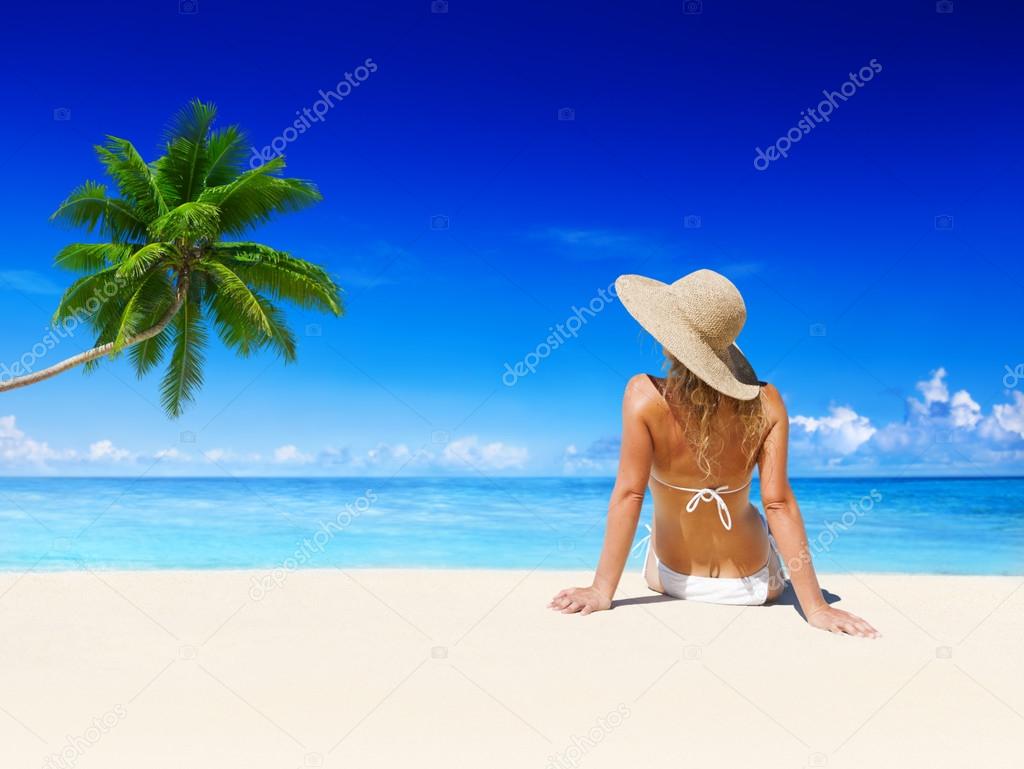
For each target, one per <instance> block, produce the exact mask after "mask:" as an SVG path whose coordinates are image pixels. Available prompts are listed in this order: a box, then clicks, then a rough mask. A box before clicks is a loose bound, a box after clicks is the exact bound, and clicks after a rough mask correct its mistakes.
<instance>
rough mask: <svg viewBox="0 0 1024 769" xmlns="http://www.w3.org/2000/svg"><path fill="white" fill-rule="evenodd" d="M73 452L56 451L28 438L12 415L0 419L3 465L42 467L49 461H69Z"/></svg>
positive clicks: (47, 445) (0, 454)
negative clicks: (24, 464)
mask: <svg viewBox="0 0 1024 769" xmlns="http://www.w3.org/2000/svg"><path fill="white" fill-rule="evenodd" d="M72 457H74V452H68V451H56V450H54V449H51V448H50V446H49V444H47V443H46V442H40V441H36V440H33V439H32V438H29V437H28V436H27V435H25V433H24V432H23V431H22V430H21V429H19V428H18V424H17V419H16V418H15V417H14V415H13V414H11V415H8V416H5V417H0V459H3V461H4V463H5V464H21V463H28V464H34V465H42V464H45V463H46V462H48V461H51V460H59V459H70V458H72Z"/></svg>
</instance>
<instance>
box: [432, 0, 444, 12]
mask: <svg viewBox="0 0 1024 769" xmlns="http://www.w3.org/2000/svg"><path fill="white" fill-rule="evenodd" d="M430 12H431V13H448V0H433V2H431V4H430Z"/></svg>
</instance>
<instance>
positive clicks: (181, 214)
mask: <svg viewBox="0 0 1024 769" xmlns="http://www.w3.org/2000/svg"><path fill="white" fill-rule="evenodd" d="M219 222H220V211H219V210H218V209H217V207H216V206H214V205H210V204H209V203H197V202H189V203H182V204H181V205H179V206H175V207H174V208H172V209H171V210H170V211H168V212H167V213H166V214H164V215H163V216H160V217H158V218H156V219H154V220H153V223H152V224H150V226H149V232H150V235H151V236H152V237H154V238H156V239H157V240H164V241H171V240H181V241H184V242H185V243H189V244H192V243H195V242H196V241H199V240H214V239H216V237H217V232H218V227H219Z"/></svg>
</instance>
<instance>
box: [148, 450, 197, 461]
mask: <svg viewBox="0 0 1024 769" xmlns="http://www.w3.org/2000/svg"><path fill="white" fill-rule="evenodd" d="M153 457H154V459H160V460H165V459H166V460H170V461H171V462H191V461H192V455H191V454H189V453H188V452H185V451H182V450H181V449H178V448H175V447H173V446H172V447H171V448H169V449H160V450H159V451H158V452H156V453H155V454H154V455H153Z"/></svg>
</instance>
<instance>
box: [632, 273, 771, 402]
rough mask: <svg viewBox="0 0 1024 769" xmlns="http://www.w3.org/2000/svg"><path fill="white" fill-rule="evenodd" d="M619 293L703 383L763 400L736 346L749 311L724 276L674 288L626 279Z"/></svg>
mask: <svg viewBox="0 0 1024 769" xmlns="http://www.w3.org/2000/svg"><path fill="white" fill-rule="evenodd" d="M615 292H616V294H618V297H619V299H620V300H621V301H622V304H623V305H624V306H625V308H626V309H627V310H629V314H630V315H632V316H633V317H634V318H636V320H637V322H638V323H639V324H640V325H641V326H643V327H644V329H646V330H647V331H648V332H650V334H651V335H652V336H653V337H654V338H655V339H657V340H658V341H659V342H661V344H662V346H663V347H664V348H665V349H666V350H668V351H669V352H670V353H672V355H674V356H675V357H676V358H677V359H678V360H679V362H680V363H682V364H683V365H684V366H686V368H688V369H689V370H690V371H692V372H693V373H694V375H696V376H697V377H698V378H700V379H701V380H702V381H704V382H705V383H707V384H708V385H710V386H711V387H713V388H714V389H716V390H718V392H720V393H723V394H725V395H728V396H730V397H732V398H737V399H738V400H743V401H749V400H753V399H754V398H756V397H757V395H758V393H759V392H760V385H759V383H758V380H757V375H756V374H755V373H754V369H753V368H752V367H751V365H750V363H748V362H747V359H746V358H745V357H744V356H743V353H742V352H740V348H739V347H737V346H736V344H735V342H736V337H737V336H738V335H739V333H740V329H741V328H743V322H744V321H745V320H746V319H747V308H746V305H744V304H743V297H742V296H740V292H739V290H738V289H737V288H736V286H734V285H733V284H732V283H731V282H730V281H729V279H728V278H726V277H725V276H724V275H719V274H718V273H717V272H714V271H712V270H697V271H696V272H691V273H690V274H689V275H684V276H683V277H681V278H680V279H679V280H677V281H676V282H675V283H672V284H668V283H662V282H661V281H660V280H654V279H653V278H645V277H643V276H642V275H621V276H620V277H619V278H618V279H617V280H616V281H615Z"/></svg>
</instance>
